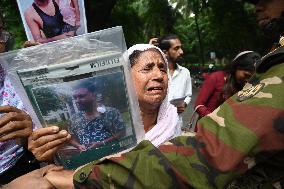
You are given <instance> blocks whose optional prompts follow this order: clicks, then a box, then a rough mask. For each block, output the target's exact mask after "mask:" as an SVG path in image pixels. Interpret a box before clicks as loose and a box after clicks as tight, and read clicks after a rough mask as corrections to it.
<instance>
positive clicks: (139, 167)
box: [74, 47, 284, 189]
mask: <svg viewBox="0 0 284 189" xmlns="http://www.w3.org/2000/svg"><path fill="white" fill-rule="evenodd" d="M283 62H284V48H283V47H281V48H279V49H278V50H276V51H275V52H273V53H270V54H268V55H267V56H266V57H264V58H263V59H262V62H261V64H260V65H259V66H258V69H257V73H256V74H255V76H254V77H253V78H252V80H251V82H250V84H247V85H246V86H245V87H244V89H243V90H242V91H240V92H239V93H238V94H236V95H234V96H233V97H231V98H230V99H228V100H227V101H226V102H225V103H224V104H223V105H222V106H220V107H219V108H217V109H216V110H215V111H214V112H212V113H211V114H209V115H208V116H206V117H204V118H202V119H201V120H200V121H199V123H198V127H199V128H198V132H197V134H196V136H195V137H191V136H188V134H187V133H185V134H183V135H182V136H180V137H177V138H175V139H173V140H171V141H170V142H167V143H165V144H164V145H161V146H160V147H159V148H155V147H154V146H153V145H152V144H151V143H150V142H149V141H143V142H141V143H140V144H139V145H138V146H137V147H136V148H135V149H133V150H132V151H131V152H128V153H125V154H122V155H116V156H112V157H110V158H104V159H102V160H100V161H95V162H92V163H90V164H88V165H86V166H84V167H83V168H81V169H79V170H77V172H76V173H75V175H74V185H75V187H76V188H92V189H93V188H99V189H100V188H109V189H115V188H116V189H117V188H134V189H138V188H143V189H144V188H163V189H164V188H200V189H212V188H213V189H214V188H224V187H226V185H227V183H229V182H230V181H231V180H232V179H233V178H235V177H237V176H239V175H240V174H242V173H244V172H246V171H247V170H249V169H250V168H252V167H254V166H263V165H265V164H266V163H269V162H271V163H272V161H271V159H273V164H275V165H274V166H275V167H279V169H282V170H283V166H284V164H283V163H281V161H282V162H283V158H279V155H280V156H281V154H283V150H284V83H283V79H284V64H283ZM281 167H282V168H281ZM267 173H269V172H267ZM271 174H272V172H271ZM270 176H271V175H270ZM279 176H281V175H272V177H273V179H277V178H276V177H279Z"/></svg>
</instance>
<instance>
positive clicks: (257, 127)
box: [0, 0, 284, 189]
mask: <svg viewBox="0 0 284 189" xmlns="http://www.w3.org/2000/svg"><path fill="white" fill-rule="evenodd" d="M247 1H248V2H250V3H252V4H253V5H255V9H256V14H257V18H258V24H259V26H260V27H261V29H263V30H264V31H265V34H267V35H273V36H275V35H276V36H278V37H281V36H282V35H283V34H284V27H283V26H284V21H283V20H284V19H283V15H284V14H283V12H284V1H283V0H247ZM52 2H53V3H54V1H52ZM0 24H1V22H0ZM0 31H1V30H0ZM268 31H270V32H268ZM0 34H1V33H0ZM149 43H150V44H136V45H134V46H132V47H130V48H129V49H128V56H129V63H130V70H129V71H130V73H131V76H132V79H133V83H134V88H135V92H136V96H137V99H138V102H139V108H140V115H141V118H142V122H143V126H144V131H145V133H146V134H145V140H144V141H142V142H141V143H139V144H138V145H137V146H136V147H135V148H134V149H132V150H131V151H129V152H127V153H123V154H116V155H115V156H110V157H107V158H103V159H101V160H97V161H94V162H91V163H89V164H87V165H85V166H83V167H80V168H79V169H77V170H76V171H74V170H65V169H63V168H62V167H59V166H55V165H49V166H44V167H42V168H39V161H42V162H43V161H47V162H52V161H53V158H54V155H55V154H56V152H57V151H58V149H59V148H60V146H61V145H62V144H64V143H67V142H68V143H71V144H73V145H74V146H76V147H78V148H79V149H80V151H84V150H86V148H88V146H92V145H96V144H97V143H100V142H105V141H106V140H113V139H114V138H117V137H120V136H121V135H123V133H124V132H125V130H124V129H125V128H124V126H123V122H122V121H121V115H120V114H119V112H118V111H117V110H116V109H113V108H109V107H106V110H105V111H104V112H98V111H97V104H96V103H95V93H94V91H93V90H92V89H90V88H89V87H90V86H85V85H84V86H79V87H77V88H76V89H74V95H73V97H74V99H75V101H76V105H77V107H78V109H79V111H80V113H79V114H78V116H77V117H80V119H77V120H79V122H80V123H81V122H86V126H88V125H89V123H91V125H89V126H90V130H92V131H90V132H88V133H83V135H84V134H87V135H93V133H96V131H95V132H93V130H95V128H97V127H99V128H100V131H101V130H109V129H107V128H108V127H109V126H106V125H107V124H102V123H104V115H107V114H111V116H112V117H113V119H114V120H115V122H117V124H115V126H113V127H112V129H111V130H114V133H115V135H114V134H112V133H113V132H110V133H108V132H104V133H106V135H105V136H103V137H101V136H102V135H101V134H98V136H95V137H94V138H93V139H94V140H93V141H84V138H85V137H84V136H81V135H80V134H82V132H81V131H78V130H76V129H77V128H78V126H76V124H75V125H73V126H72V131H71V130H69V131H65V130H61V131H60V129H59V127H56V126H54V127H46V128H34V127H33V123H32V119H31V118H30V117H29V115H28V114H27V113H26V109H25V107H24V104H23V103H22V101H21V99H20V98H19V96H18V95H17V94H16V93H15V90H14V89H13V86H12V84H11V83H10V81H9V78H7V77H6V76H5V71H4V70H3V69H2V68H1V70H0V71H1V72H0V76H1V77H0V82H1V89H0V90H1V97H0V98H1V107H0V112H1V113H2V114H4V115H3V116H2V117H1V118H0V160H1V162H0V184H1V185H3V186H2V188H4V189H16V188H31V189H32V188H39V186H40V187H41V188H44V189H52V188H58V189H67V188H68V189H69V188H134V189H135V188H200V189H207V188H208V189H211V188H227V189H237V188H258V189H266V188H277V189H278V188H280V189H281V188H284V183H283V182H284V156H283V152H284V97H283V96H284V94H283V91H284V85H283V84H284V83H283V79H284V64H283V62H284V56H283V51H284V47H283V45H284V43H282V42H281V41H280V44H279V47H278V48H277V49H276V50H274V51H273V52H269V53H268V54H267V55H265V56H264V57H262V58H261V57H260V55H259V54H258V53H256V52H254V51H244V52H241V53H239V54H238V55H236V57H235V58H234V59H233V60H232V62H231V64H230V65H228V66H227V67H226V68H225V69H224V70H222V71H216V72H213V73H211V74H210V75H209V76H208V77H207V78H206V80H205V81H204V83H203V85H202V87H201V89H200V91H199V95H198V97H197V100H196V102H195V105H194V108H195V110H196V111H197V112H198V114H199V115H200V117H202V118H201V119H200V120H199V121H198V123H197V127H196V132H195V133H193V134H192V133H188V132H182V131H181V126H182V119H181V114H182V113H183V112H184V111H185V109H186V108H187V107H188V105H189V103H190V101H191V95H192V85H191V77H190V72H189V70H188V69H187V68H185V67H182V66H180V65H179V64H178V62H179V59H180V58H181V57H182V55H183V50H182V43H181V41H180V39H179V38H178V36H176V35H173V34H169V35H165V36H162V37H159V38H153V39H151V40H150V42H149ZM4 49H5V48H4ZM3 51H4V50H3ZM95 118H96V119H95ZM97 118H99V120H101V121H99V122H96V120H98V119H97ZM99 136H100V137H99ZM75 138H77V139H79V140H77V141H76V140H74V139H75ZM80 138H82V140H81V139H80ZM87 138H90V137H87ZM19 170H21V171H19Z"/></svg>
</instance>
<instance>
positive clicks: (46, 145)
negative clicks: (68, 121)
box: [28, 126, 71, 161]
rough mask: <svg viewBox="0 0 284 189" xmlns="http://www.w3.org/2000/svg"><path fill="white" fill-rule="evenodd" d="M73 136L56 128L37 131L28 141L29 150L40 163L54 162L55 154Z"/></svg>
mask: <svg viewBox="0 0 284 189" xmlns="http://www.w3.org/2000/svg"><path fill="white" fill-rule="evenodd" d="M70 138H71V135H70V134H68V132H67V131H65V130H61V131H59V128H58V127H56V126H52V127H45V128H40V129H37V130H35V131H34V132H33V133H32V134H31V136H30V137H29V141H28V149H29V150H30V151H31V152H32V153H33V154H34V156H35V157H36V159H37V160H39V161H52V160H53V157H54V154H55V153H56V152H57V150H58V149H59V148H60V147H61V145H62V144H63V143H64V142H66V141H68V140H69V139H70Z"/></svg>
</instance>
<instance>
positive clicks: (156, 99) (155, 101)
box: [139, 92, 166, 108]
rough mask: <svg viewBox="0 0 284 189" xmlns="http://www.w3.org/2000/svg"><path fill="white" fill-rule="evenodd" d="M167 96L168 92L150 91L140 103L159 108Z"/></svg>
mask: <svg viewBox="0 0 284 189" xmlns="http://www.w3.org/2000/svg"><path fill="white" fill-rule="evenodd" d="M165 97H166V93H163V92H160V93H150V94H146V95H145V96H144V98H143V99H140V100H139V102H140V105H149V106H151V107H152V108H158V107H159V106H160V105H161V104H162V102H163V100H164V99H165Z"/></svg>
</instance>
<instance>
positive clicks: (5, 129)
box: [0, 106, 33, 142]
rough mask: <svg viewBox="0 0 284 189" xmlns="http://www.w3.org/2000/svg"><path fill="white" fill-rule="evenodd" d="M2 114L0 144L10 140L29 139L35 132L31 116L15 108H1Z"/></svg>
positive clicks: (0, 118)
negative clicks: (33, 131)
mask: <svg viewBox="0 0 284 189" xmlns="http://www.w3.org/2000/svg"><path fill="white" fill-rule="evenodd" d="M0 113H2V114H3V115H2V116H1V117H0V142H4V141H7V140H10V139H19V138H27V137H28V136H30V134H31V133H32V130H33V124H32V119H31V118H30V116H29V115H28V114H27V113H26V112H24V111H22V110H19V109H17V108H15V107H12V106H1V107H0Z"/></svg>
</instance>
